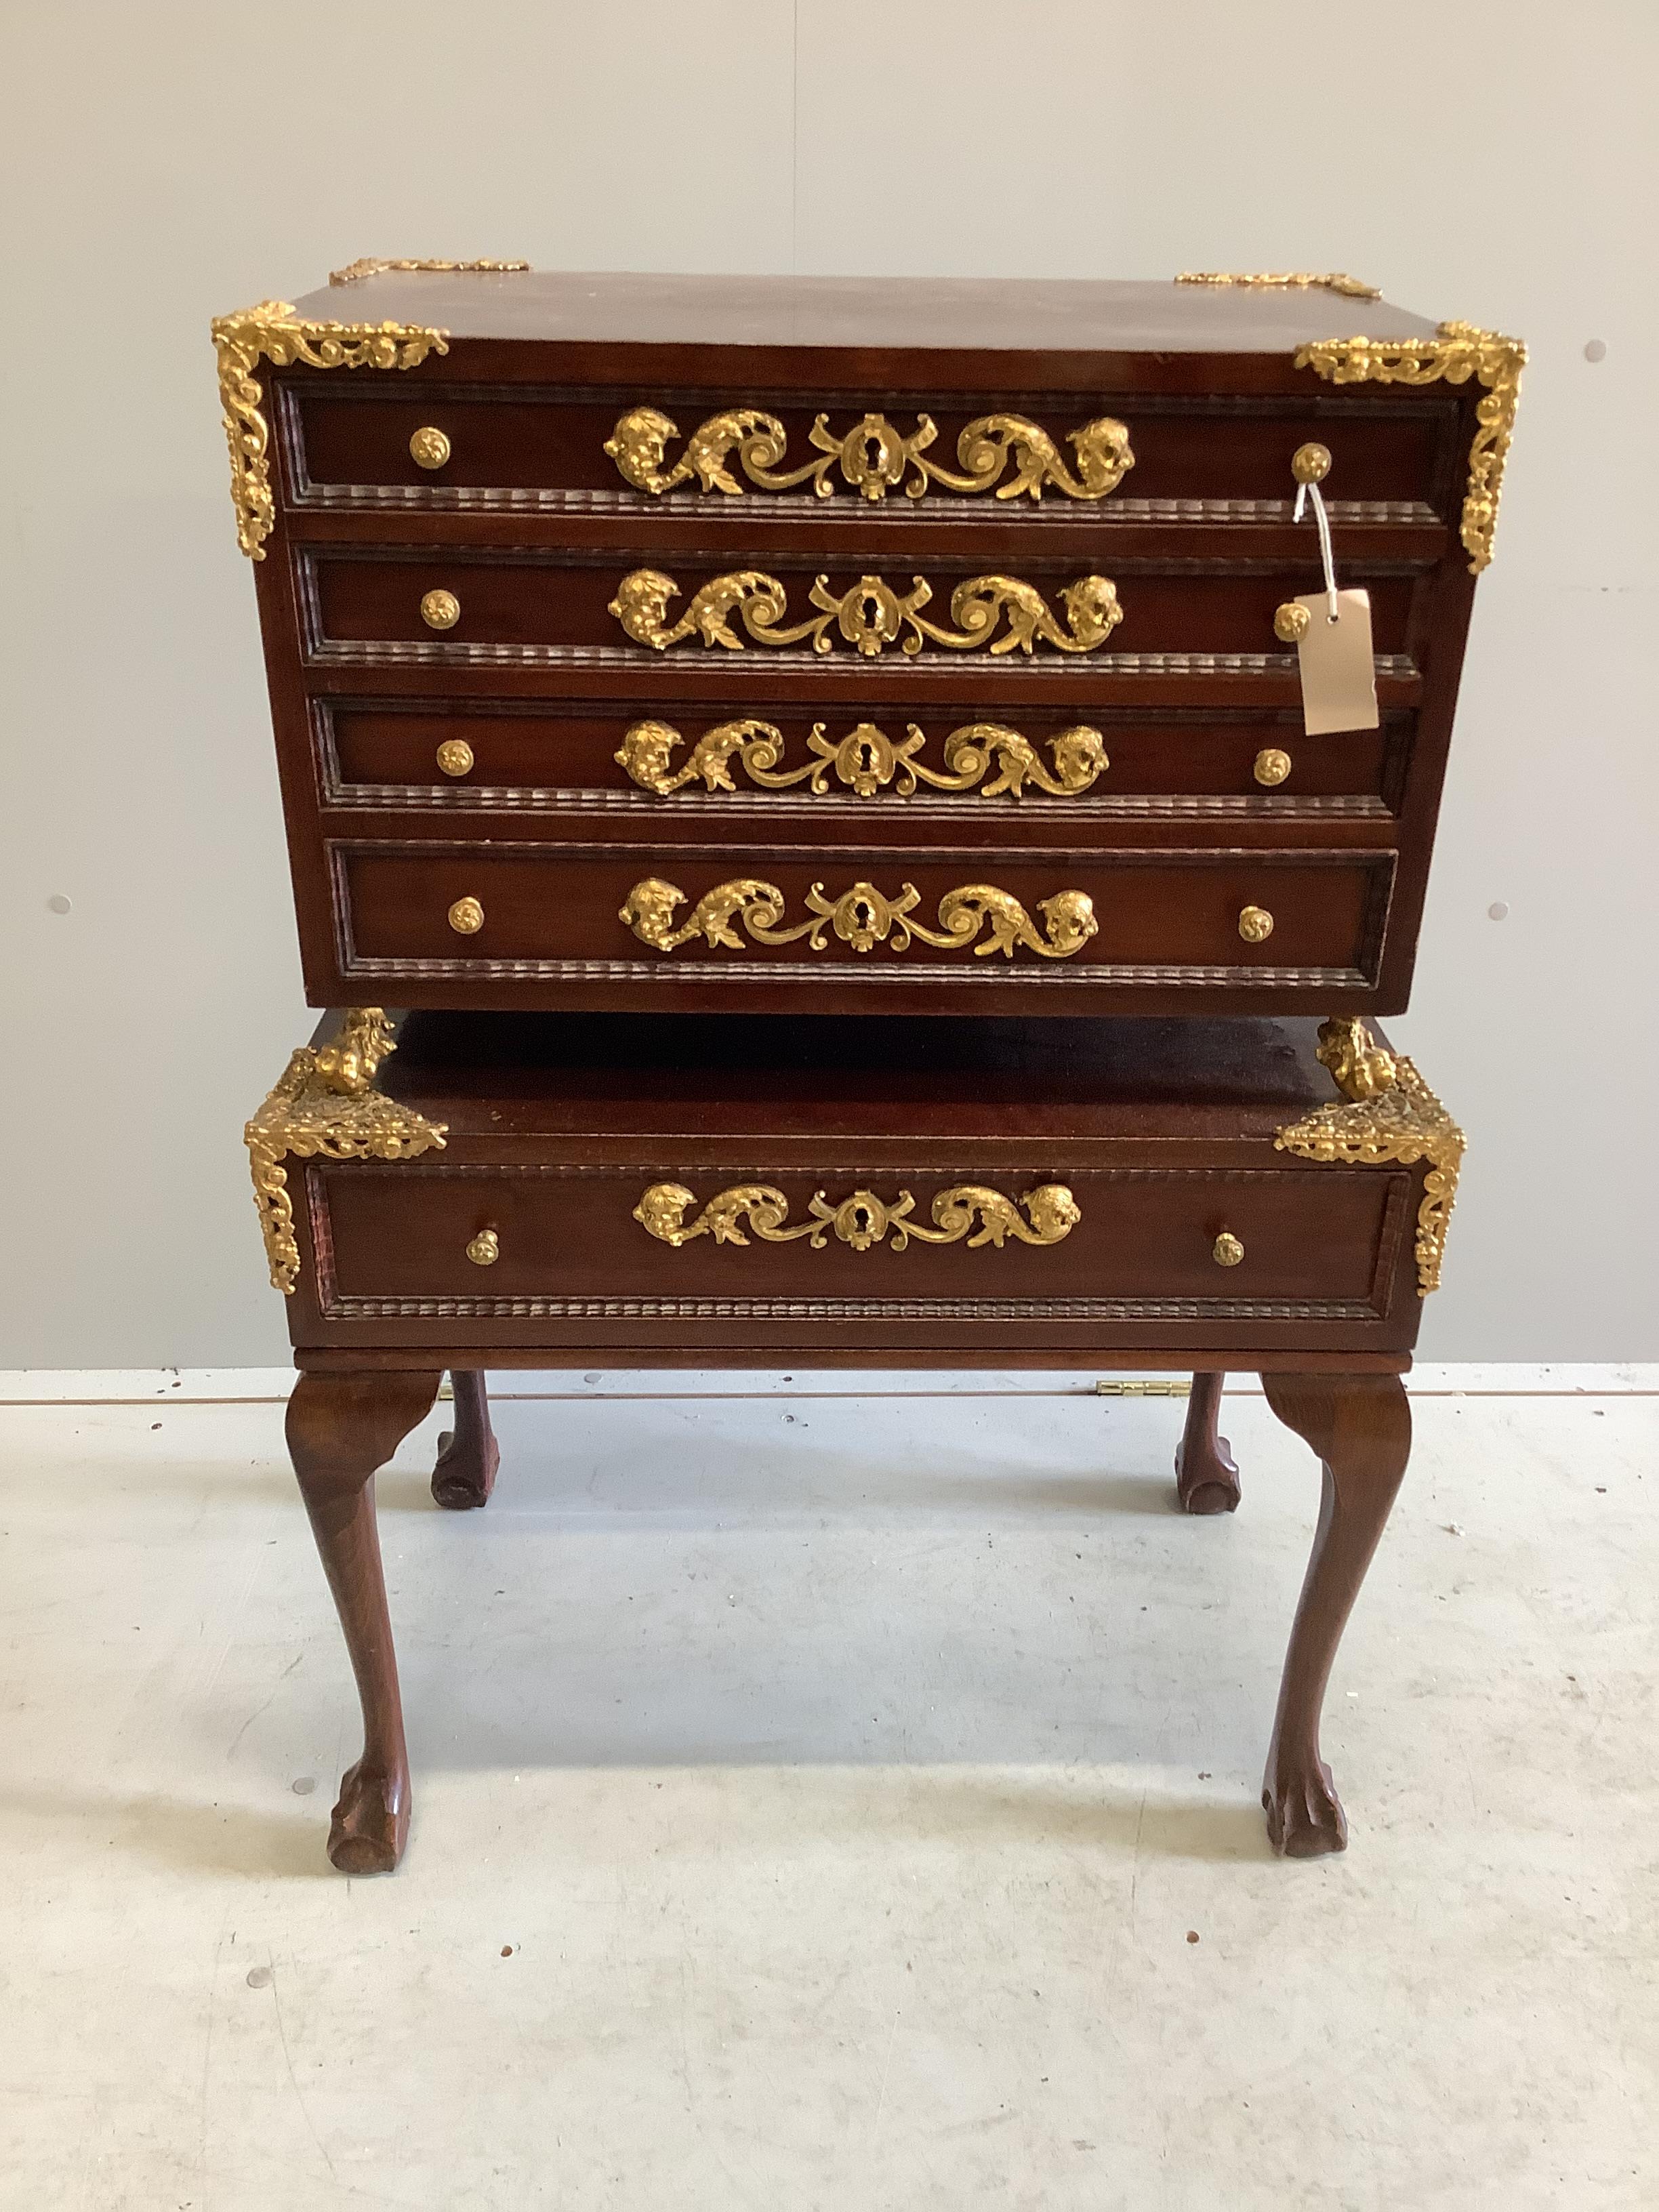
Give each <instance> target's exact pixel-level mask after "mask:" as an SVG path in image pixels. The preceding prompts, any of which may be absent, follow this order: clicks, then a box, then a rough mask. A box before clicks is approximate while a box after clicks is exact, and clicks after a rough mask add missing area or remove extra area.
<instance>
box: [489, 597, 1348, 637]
mask: <svg viewBox="0 0 1659 2212" xmlns="http://www.w3.org/2000/svg"><path fill="white" fill-rule="evenodd" d="M457 612H458V613H459V609H457ZM1312 620H1313V617H1312V616H1311V615H1310V613H1309V612H1308V610H1307V609H1306V607H1299V606H1297V603H1296V601H1295V600H1294V599H1286V600H1285V604H1284V605H1283V606H1282V607H1280V608H1279V610H1278V611H1277V612H1276V613H1275V614H1274V616H1273V635H1274V636H1275V637H1276V638H1278V639H1279V641H1280V643H1281V644H1284V645H1298V644H1300V642H1301V641H1302V640H1303V639H1304V637H1306V635H1308V625H1309V623H1310V622H1311V621H1312ZM446 627H447V625H446Z"/></svg>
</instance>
